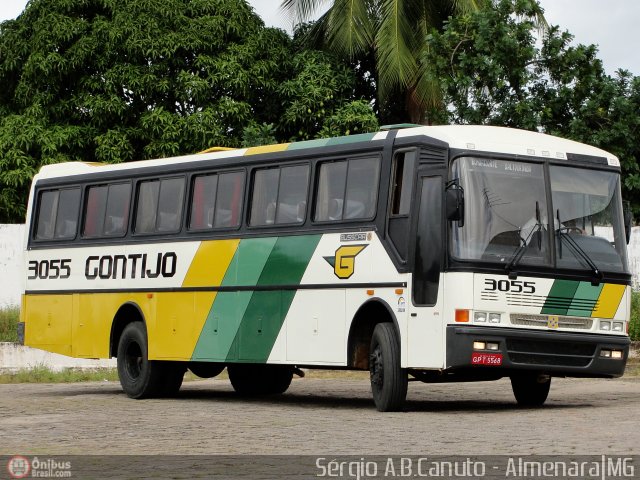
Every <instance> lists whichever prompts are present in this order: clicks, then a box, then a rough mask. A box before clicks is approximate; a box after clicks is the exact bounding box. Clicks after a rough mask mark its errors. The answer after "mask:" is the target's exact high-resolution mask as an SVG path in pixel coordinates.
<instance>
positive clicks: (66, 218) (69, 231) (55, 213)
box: [35, 188, 80, 240]
mask: <svg viewBox="0 0 640 480" xmlns="http://www.w3.org/2000/svg"><path fill="white" fill-rule="evenodd" d="M79 210H80V188H69V189H65V190H50V191H47V192H42V194H41V195H40V199H39V204H38V219H37V222H36V225H37V226H36V235H35V238H36V239H37V240H69V239H72V238H75V236H76V231H77V227H78V213H79Z"/></svg>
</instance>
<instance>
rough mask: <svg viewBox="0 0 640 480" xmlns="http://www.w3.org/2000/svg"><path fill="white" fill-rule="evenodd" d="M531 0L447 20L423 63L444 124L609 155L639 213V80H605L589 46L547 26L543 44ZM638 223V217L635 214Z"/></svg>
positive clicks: (621, 75) (509, 0)
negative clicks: (438, 88) (440, 99)
mask: <svg viewBox="0 0 640 480" xmlns="http://www.w3.org/2000/svg"><path fill="white" fill-rule="evenodd" d="M538 9H539V6H538V5H537V3H536V2H534V1H533V0H500V1H499V2H497V3H496V4H495V8H493V9H486V10H482V11H479V12H475V13H472V14H469V15H464V16H459V17H456V18H452V19H451V20H450V21H449V22H448V23H447V24H446V25H445V27H444V28H443V30H442V31H441V32H433V33H432V34H431V36H430V37H429V40H428V45H429V50H428V54H427V58H425V62H429V63H430V64H431V65H433V74H434V75H436V76H437V78H438V79H440V81H441V85H443V89H444V92H445V93H444V102H445V105H446V109H443V110H440V111H438V112H434V113H433V115H434V117H436V118H437V119H438V121H440V122H442V123H465V124H489V125H501V126H511V127H518V128H524V129H529V130H541V131H544V132H546V133H550V134H554V135H560V136H563V137H566V138H571V139H574V140H577V141H580V142H584V143H588V144H591V145H594V146H597V147H600V148H602V149H604V150H607V151H609V152H611V153H613V154H615V155H617V156H618V157H619V158H620V161H621V165H622V170H623V178H624V184H623V195H624V196H625V198H627V199H628V200H631V201H632V203H633V206H634V209H635V210H636V212H637V213H640V169H639V168H638V164H637V159H638V158H640V145H639V144H638V142H637V141H636V139H637V132H638V131H640V115H639V113H638V112H640V78H639V77H634V76H632V75H631V74H630V73H629V72H625V71H619V72H617V73H616V74H615V75H614V76H613V77H611V76H608V75H606V73H605V72H604V69H603V66H602V62H601V61H600V60H599V59H598V58H597V53H598V50H597V48H596V47H595V46H594V45H587V46H585V45H577V46H572V45H571V41H572V39H573V37H572V36H571V35H570V34H569V33H568V32H562V31H560V29H559V28H558V27H550V28H548V29H547V30H546V31H545V33H544V35H543V37H542V42H541V45H540V44H539V43H537V41H536V39H537V33H538V29H537V27H536V24H535V23H534V21H532V20H531V19H532V18H533V16H534V15H535V13H536V12H537V11H538ZM636 217H637V215H636Z"/></svg>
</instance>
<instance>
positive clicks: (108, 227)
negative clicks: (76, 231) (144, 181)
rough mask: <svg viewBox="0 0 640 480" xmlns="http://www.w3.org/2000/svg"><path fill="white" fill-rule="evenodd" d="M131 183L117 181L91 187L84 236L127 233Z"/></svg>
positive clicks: (88, 194) (93, 236)
mask: <svg viewBox="0 0 640 480" xmlns="http://www.w3.org/2000/svg"><path fill="white" fill-rule="evenodd" d="M130 196H131V184H129V183H116V184H112V185H97V186H93V187H89V189H88V192H87V200H86V205H85V212H84V221H83V229H82V236H83V237H85V238H95V237H115V236H121V235H124V234H125V233H126V230H127V220H128V217H129V199H130Z"/></svg>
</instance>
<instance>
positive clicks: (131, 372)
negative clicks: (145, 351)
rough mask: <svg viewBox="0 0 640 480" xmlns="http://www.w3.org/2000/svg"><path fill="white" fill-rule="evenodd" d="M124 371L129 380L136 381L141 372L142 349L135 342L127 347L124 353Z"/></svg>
mask: <svg viewBox="0 0 640 480" xmlns="http://www.w3.org/2000/svg"><path fill="white" fill-rule="evenodd" d="M124 366H125V370H126V372H127V375H128V376H129V378H131V379H133V380H137V379H138V378H139V377H140V372H142V349H141V348H140V345H138V344H137V343H136V342H131V343H129V345H127V350H126V352H125V363H124Z"/></svg>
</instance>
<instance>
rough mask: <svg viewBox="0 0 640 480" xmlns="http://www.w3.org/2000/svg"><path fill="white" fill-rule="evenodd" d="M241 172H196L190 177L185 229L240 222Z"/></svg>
mask: <svg viewBox="0 0 640 480" xmlns="http://www.w3.org/2000/svg"><path fill="white" fill-rule="evenodd" d="M243 193H244V173H243V172H230V173H221V174H217V175H216V174H211V175H198V176H197V177H195V178H194V180H193V194H192V200H191V214H190V216H189V230H207V229H211V228H229V227H237V226H238V225H240V208H241V206H242V196H243Z"/></svg>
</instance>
